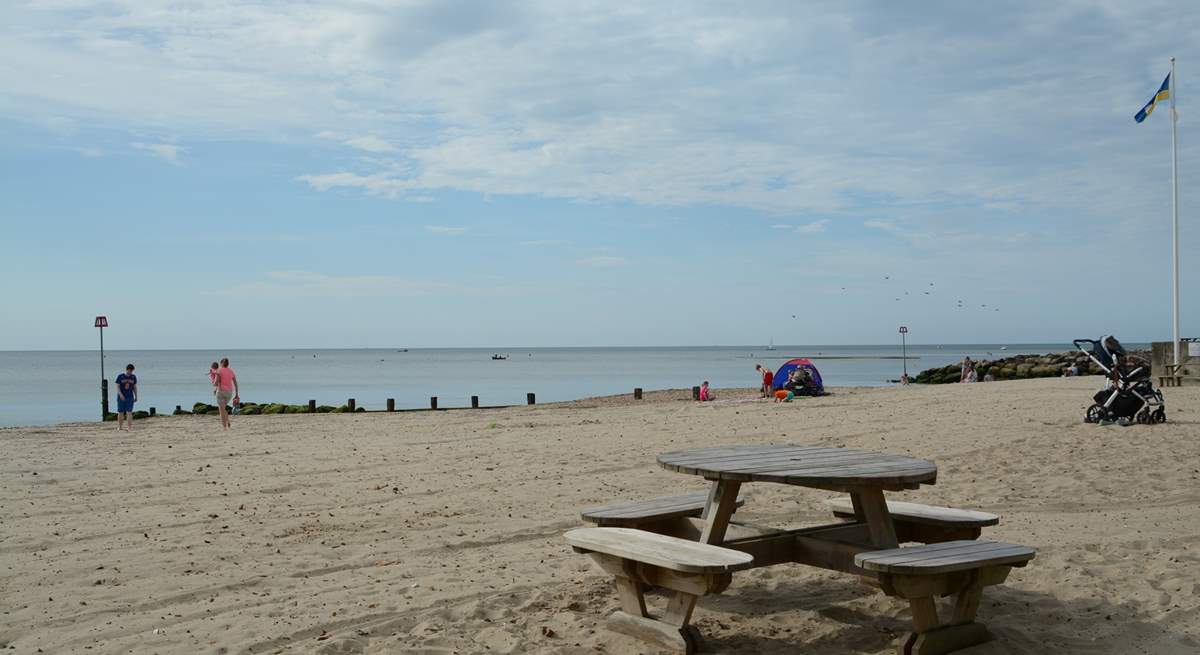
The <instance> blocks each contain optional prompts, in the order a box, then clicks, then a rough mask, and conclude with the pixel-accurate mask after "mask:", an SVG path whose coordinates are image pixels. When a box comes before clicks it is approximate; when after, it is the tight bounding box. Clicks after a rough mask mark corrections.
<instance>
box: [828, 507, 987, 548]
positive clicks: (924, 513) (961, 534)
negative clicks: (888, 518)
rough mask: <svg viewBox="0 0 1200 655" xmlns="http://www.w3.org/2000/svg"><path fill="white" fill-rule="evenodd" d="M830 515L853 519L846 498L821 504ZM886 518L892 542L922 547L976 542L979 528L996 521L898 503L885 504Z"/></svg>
mask: <svg viewBox="0 0 1200 655" xmlns="http://www.w3.org/2000/svg"><path fill="white" fill-rule="evenodd" d="M825 504H826V505H828V507H829V509H830V510H832V511H833V515H834V516H836V517H838V518H842V519H854V518H855V516H854V504H853V503H852V502H851V501H850V499H849V498H835V499H832V500H827V501H825ZM887 508H888V514H891V515H892V523H893V524H895V526H896V538H897V539H898V540H899V541H900V542H905V541H917V542H920V543H925V544H932V543H940V542H944V541H958V540H962V539H978V538H979V535H980V534H981V533H982V532H983V528H985V527H988V526H992V525H996V524H998V523H999V522H1000V517H999V516H996V515H995V514H989V513H987V512H979V511H975V510H970V509H955V508H953V507H939V506H937V505H922V504H920V503H906V502H901V501H895V500H889V501H887Z"/></svg>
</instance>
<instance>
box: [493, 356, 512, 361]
mask: <svg viewBox="0 0 1200 655" xmlns="http://www.w3.org/2000/svg"><path fill="white" fill-rule="evenodd" d="M492 359H494V360H495V359H508V355H492Z"/></svg>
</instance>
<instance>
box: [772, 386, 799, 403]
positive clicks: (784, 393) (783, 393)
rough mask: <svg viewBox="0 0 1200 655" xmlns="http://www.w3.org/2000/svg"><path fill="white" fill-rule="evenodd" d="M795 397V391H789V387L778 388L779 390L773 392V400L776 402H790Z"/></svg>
mask: <svg viewBox="0 0 1200 655" xmlns="http://www.w3.org/2000/svg"><path fill="white" fill-rule="evenodd" d="M795 397H796V394H795V392H793V391H791V390H790V389H780V390H779V391H776V392H775V402H777V403H780V402H783V403H790V402H792V399H793V398H795Z"/></svg>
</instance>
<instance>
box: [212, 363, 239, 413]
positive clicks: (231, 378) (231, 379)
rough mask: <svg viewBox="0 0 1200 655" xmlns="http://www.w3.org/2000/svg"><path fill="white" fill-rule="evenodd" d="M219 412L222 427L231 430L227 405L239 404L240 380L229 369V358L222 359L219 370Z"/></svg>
mask: <svg viewBox="0 0 1200 655" xmlns="http://www.w3.org/2000/svg"><path fill="white" fill-rule="evenodd" d="M216 377H217V412H218V413H219V414H220V415H221V427H222V428H224V429H226V430H228V429H229V412H227V411H226V410H225V407H226V405H228V404H229V403H230V402H233V403H234V404H237V403H238V402H239V400H240V399H239V398H238V396H239V395H240V394H239V391H238V379H237V373H234V372H233V369H231V368H229V358H228V357H225V358H222V359H221V368H218V369H217V376H216Z"/></svg>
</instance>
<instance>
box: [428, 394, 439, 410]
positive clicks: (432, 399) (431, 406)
mask: <svg viewBox="0 0 1200 655" xmlns="http://www.w3.org/2000/svg"><path fill="white" fill-rule="evenodd" d="M429 409H437V396H430V397H429Z"/></svg>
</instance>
